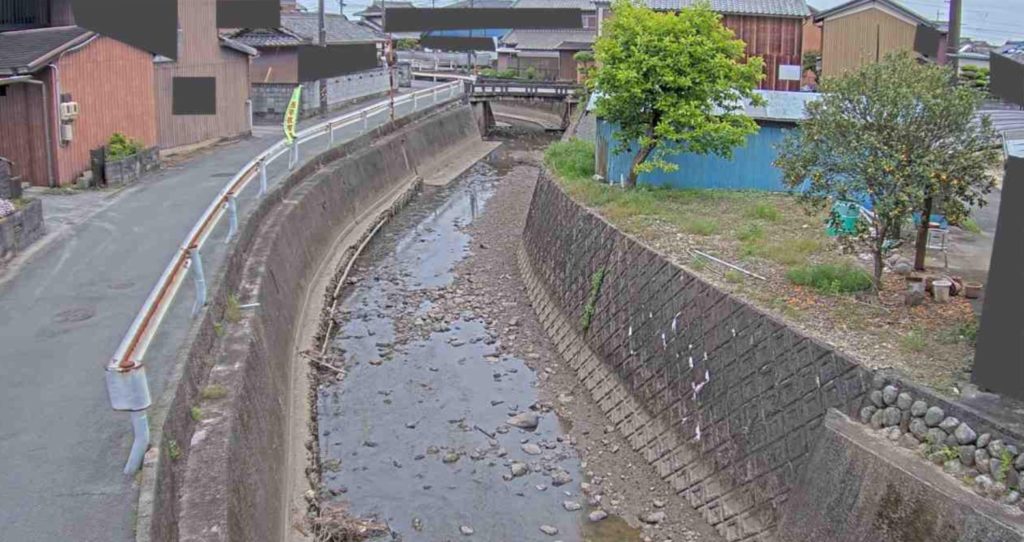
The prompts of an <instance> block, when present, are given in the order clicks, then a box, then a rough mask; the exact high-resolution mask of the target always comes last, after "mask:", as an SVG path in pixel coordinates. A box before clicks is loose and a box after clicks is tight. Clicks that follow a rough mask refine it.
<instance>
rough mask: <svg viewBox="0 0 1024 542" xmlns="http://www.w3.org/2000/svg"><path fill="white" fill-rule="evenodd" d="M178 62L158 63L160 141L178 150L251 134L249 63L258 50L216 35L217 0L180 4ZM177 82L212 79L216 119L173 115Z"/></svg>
mask: <svg viewBox="0 0 1024 542" xmlns="http://www.w3.org/2000/svg"><path fill="white" fill-rule="evenodd" d="M178 26H179V29H180V30H179V32H178V58H177V59H176V60H171V59H169V58H165V57H161V56H157V57H156V59H155V68H154V70H155V79H156V112H157V139H158V141H159V144H160V147H161V148H163V149H173V148H175V147H181V146H185V145H193V144H196V143H202V142H207V141H213V140H217V139H223V138H231V137H238V136H243V135H248V134H249V133H250V131H251V126H250V123H249V121H250V116H249V113H250V112H249V105H250V104H249V60H250V58H251V57H254V56H256V55H257V52H256V50H255V49H252V48H251V47H248V46H245V45H242V44H240V43H238V42H234V41H232V40H230V39H227V38H225V37H222V36H220V35H219V34H218V31H217V0H187V1H185V0H179V2H178ZM175 77H213V78H214V79H215V85H216V87H215V88H216V91H217V102H216V107H217V113H216V114H215V115H174V114H172V111H171V104H172V98H173V96H172V84H173V80H174V78H175Z"/></svg>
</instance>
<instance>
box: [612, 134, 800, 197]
mask: <svg viewBox="0 0 1024 542" xmlns="http://www.w3.org/2000/svg"><path fill="white" fill-rule="evenodd" d="M759 124H760V126H761V129H760V131H758V133H756V134H754V135H752V136H750V137H748V138H747V143H746V145H745V146H742V147H736V148H735V149H733V157H732V159H731V160H727V159H725V158H720V157H718V156H714V155H704V156H701V155H697V154H689V153H682V154H676V155H673V156H670V157H669V158H668V161H669V162H672V163H674V164H676V165H678V166H679V169H678V170H676V171H671V172H665V171H652V172H650V173H643V174H641V175H640V178H639V182H640V183H645V184H651V185H657V186H664V185H668V186H672V187H674V188H711V189H721V190H763V191H769V192H785V191H788V190H789V189H788V188H787V187H786V186H785V184H783V182H782V172H781V171H779V169H777V168H776V167H775V166H774V165H772V162H774V161H775V158H776V156H777V155H778V151H777V150H776V145H778V144H779V143H781V142H782V139H783V138H784V137H785V134H786V132H787V131H789V130H791V129H793V128H795V125H791V124H782V123H775V122H771V123H760V122H759ZM613 130H614V126H613V125H612V124H611V123H608V122H605V121H604V120H602V119H597V137H599V138H602V139H603V140H604V141H606V142H607V143H608V159H607V160H608V164H607V166H608V169H607V171H608V179H609V180H610V181H612V182H615V183H618V182H619V181H620V180H621V179H624V178H625V177H626V176H627V175H628V173H629V166H630V163H631V162H632V160H633V156H634V155H635V154H636V147H635V146H634V147H633V149H631V152H629V153H615V152H614V150H615V147H616V145H617V143H616V141H615V139H614V138H613V137H612V134H613Z"/></svg>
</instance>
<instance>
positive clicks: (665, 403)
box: [520, 178, 1024, 542]
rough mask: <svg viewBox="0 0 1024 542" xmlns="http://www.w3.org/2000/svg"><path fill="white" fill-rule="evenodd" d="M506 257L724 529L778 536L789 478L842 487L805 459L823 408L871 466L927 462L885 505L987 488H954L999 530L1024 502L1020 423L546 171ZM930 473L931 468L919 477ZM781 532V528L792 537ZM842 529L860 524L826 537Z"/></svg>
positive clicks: (635, 432)
mask: <svg viewBox="0 0 1024 542" xmlns="http://www.w3.org/2000/svg"><path fill="white" fill-rule="evenodd" d="M520 267H521V268H522V270H523V275H524V277H525V279H526V282H527V290H528V292H529V295H530V297H531V300H532V301H533V303H534V309H535V310H536V312H537V314H538V315H539V316H540V319H541V321H542V323H543V324H544V325H545V326H546V327H547V328H548V329H549V330H550V331H549V333H550V335H551V336H552V338H553V340H554V343H555V345H556V346H557V347H558V349H559V353H560V354H561V355H562V357H563V358H564V359H565V360H566V361H567V362H568V363H569V365H570V366H571V367H572V368H573V369H574V370H575V371H576V372H577V376H578V377H579V378H580V381H581V382H582V383H583V385H584V386H585V387H586V388H587V389H589V390H590V391H591V393H592V395H593V396H594V399H595V400H596V401H597V402H598V404H599V405H600V407H601V408H602V409H603V410H604V411H605V413H606V414H607V415H608V417H609V419H610V420H611V421H612V422H613V423H614V424H615V425H616V427H617V428H618V430H619V431H620V432H622V433H623V435H624V436H625V437H626V438H627V439H628V441H629V442H630V444H631V445H632V446H633V448H634V449H636V450H641V451H642V452H643V453H644V454H645V456H646V458H647V460H648V461H649V462H650V463H652V464H653V466H654V467H655V468H656V470H657V472H658V473H659V474H660V475H661V476H662V477H663V478H665V479H667V480H668V481H670V483H671V484H672V485H673V487H674V488H675V489H676V490H677V491H679V492H680V493H681V494H683V495H685V496H686V497H687V498H688V499H689V501H690V503H691V504H692V505H693V506H694V507H695V508H696V509H697V510H699V511H701V512H703V514H704V517H705V518H706V519H707V521H708V522H709V523H711V524H712V525H713V526H715V527H716V529H717V530H718V531H719V532H720V533H722V535H723V536H724V537H725V538H726V539H727V540H730V541H731V540H758V541H762V540H778V539H780V537H779V536H777V534H776V531H777V527H778V525H779V523H780V520H782V519H783V518H784V517H785V519H786V520H787V521H788V522H789V525H790V526H792V525H794V524H798V523H800V524H809V523H810V522H809V521H807V520H806V518H807V514H808V513H812V514H813V512H809V511H808V510H809V509H808V508H807V507H806V503H804V504H796V505H795V506H794V504H793V503H789V504H787V502H788V500H789V497H790V494H791V493H793V490H794V489H798V488H799V490H800V491H804V494H803V495H804V497H805V498H804V500H805V501H806V500H807V499H806V493H807V489H808V488H817V489H815V490H818V491H825V492H826V493H828V494H830V495H833V496H834V495H836V494H839V493H842V491H843V490H842V489H840V488H838V487H835V486H836V485H837V484H838V482H836V484H831V485H830V486H829V487H828V488H825V489H822V483H821V482H820V480H821V479H822V476H826V473H823V472H809V471H808V469H809V468H810V465H808V461H809V458H810V457H811V456H812V451H814V450H816V449H817V448H819V447H820V446H822V444H821V443H822V442H826V441H828V439H825V438H824V429H823V425H822V420H823V419H824V418H825V415H826V413H827V412H828V411H829V410H830V409H833V408H834V409H836V410H838V411H840V412H842V413H845V414H846V415H847V416H849V417H850V418H852V419H855V420H860V422H861V423H863V424H865V425H867V426H869V429H868V428H865V429H867V430H868V431H869V434H871V435H872V437H871V438H870V439H867V442H858V443H857V446H859V447H861V448H865V449H870V450H871V451H872V452H873V453H874V454H876V456H877V457H878V458H879V459H878V461H877V463H873V464H875V465H877V466H876V467H874V468H875V471H873V472H876V474H878V473H882V472H889V471H891V472H892V473H900V474H899V475H900V476H904V475H906V474H907V473H908V472H911V471H913V470H915V469H916V468H915V469H912V470H911V471H907V470H906V469H905V467H903V466H901V465H906V461H905V458H903V459H900V458H901V457H902V455H901V454H903V455H906V454H905V452H903V451H902V450H897V449H894V448H905V449H909V450H912V451H914V452H915V453H916V457H917V461H918V462H919V463H920V464H921V466H922V469H923V468H924V467H925V466H927V464H928V462H930V463H934V464H936V465H938V466H939V467H940V468H935V472H932V473H929V472H927V471H925V470H922V469H916V470H917V473H916V474H913V475H912V476H911V478H915V479H919V480H923V481H921V482H920V484H919V485H916V486H914V487H915V488H931V489H925V490H921V491H923V492H924V493H928V495H927V496H926V497H922V498H921V499H918V500H913V502H911V500H908V501H906V502H904V506H902V507H900V506H895V505H893V506H889V507H888V508H887V510H888V511H889V512H893V511H894V510H895V511H898V512H900V513H903V512H907V513H908V514H910V515H911V516H913V515H920V514H919V513H918V512H920V511H907V510H905V509H907V508H913V506H917V504H915V503H919V502H928V503H931V504H930V505H929V506H934V507H935V508H934V509H930V510H927V511H926V512H929V513H932V514H933V515H936V514H937V515H939V516H941V515H942V513H941V509H942V507H943V506H947V504H945V503H946V501H944V500H943V499H945V497H943V496H942V495H940V494H939V493H941V492H939V491H938V490H936V489H934V488H935V487H938V486H939V485H949V484H953V485H957V484H961V485H960V486H959V487H961V488H962V489H963V490H970V489H973V491H974V493H977V494H978V495H980V496H982V497H987V500H985V499H982V502H980V503H979V501H978V500H971V499H965V498H963V497H962V496H960V497H957V499H958V501H957V502H959V503H960V504H958V505H957V506H960V507H969V508H971V510H970V514H969V515H971V517H978V518H986V519H984V520H978V521H981V523H978V521H975V523H978V524H979V525H982V524H983V526H984V528H986V529H994V531H993V532H996V531H998V532H1003V531H1002V530H1001V529H1003V528H1004V524H1005V521H1004V519H1003V517H1004V516H1006V517H1011V518H1012V517H1018V516H1020V515H1021V513H1022V512H1024V498H1022V495H1021V488H1020V486H1021V481H1022V480H1024V453H1022V451H1021V448H1022V446H1021V443H1024V438H1022V435H1021V433H1020V432H1019V431H1018V430H1017V428H1016V427H1015V426H1014V424H1012V423H1005V422H999V421H996V420H994V419H992V418H991V417H989V416H985V415H982V414H981V413H979V412H978V411H977V410H976V409H974V408H971V407H970V406H969V405H966V404H963V403H960V402H953V401H950V400H948V399H945V398H943V397H940V396H938V395H937V394H936V393H934V392H933V391H930V390H928V389H927V388H925V387H923V386H919V385H916V384H914V383H913V382H908V381H906V380H904V379H901V378H899V377H898V376H896V375H892V374H888V373H886V372H879V373H875V374H872V373H871V372H870V371H868V370H866V369H864V368H862V367H860V366H858V365H857V364H855V363H854V362H853V361H852V360H851V359H849V358H847V357H845V356H844V355H842V354H841V353H838V352H836V351H834V350H832V349H831V348H830V347H828V346H826V345H823V344H821V343H819V342H817V341H815V340H813V339H811V338H808V337H806V336H803V335H802V334H800V333H799V332H797V331H794V330H793V329H791V328H789V327H787V326H786V325H785V324H784V323H782V322H780V321H778V320H776V319H775V318H774V317H772V316H770V315H768V314H765V313H763V312H761V311H760V310H758V309H756V308H754V307H752V306H750V305H747V304H746V303H744V302H742V301H740V300H738V299H736V298H734V297H732V296H730V295H728V294H725V293H723V292H721V291H719V290H718V289H717V288H715V287H714V286H712V285H710V284H707V283H705V282H704V281H702V280H700V279H699V278H698V277H696V276H694V275H691V274H690V273H689V272H687V271H686V270H684V269H682V268H680V267H679V266H677V265H675V264H673V263H671V262H670V261H669V259H668V258H666V257H664V256H662V255H660V254H658V253H657V252H655V251H653V250H651V249H650V248H647V247H645V246H644V245H642V244H641V243H639V242H637V241H636V240H634V239H632V238H631V237H629V236H628V235H625V234H623V233H622V232H620V231H618V230H617V229H615V228H614V227H613V226H611V225H610V224H608V223H607V222H605V221H604V220H603V219H602V218H600V217H598V216H597V215H595V214H594V213H592V212H590V211H589V210H587V209H585V208H584V207H582V206H581V205H579V204H578V203H576V202H574V201H573V200H572V199H571V198H570V197H569V196H568V195H566V194H565V193H564V192H563V191H562V189H561V188H560V187H559V186H558V185H557V184H556V183H555V182H552V181H551V180H549V179H547V178H542V179H541V180H540V181H539V182H538V184H537V189H536V191H535V192H534V196H533V201H532V203H531V206H530V214H529V216H528V218H527V223H526V228H525V231H524V232H523V248H522V250H521V252H520ZM833 417H835V416H833ZM833 440H835V439H833ZM879 443H883V445H882V446H879ZM833 448H834V447H833ZM854 448H856V446H855V447H851V450H852V451H851V454H852V455H856V453H857V452H856V450H855V449H854ZM832 452H835V450H834V449H833V450H832ZM817 453H818V455H819V456H821V455H822V454H826V455H827V452H821V451H819V452H817ZM833 455H834V454H833ZM816 468H820V467H816ZM942 471H945V473H943V472H942ZM851 472H853V471H851ZM921 473H924V475H921ZM827 475H828V476H832V478H828V479H830V480H832V479H834V478H835V475H834V473H827ZM848 476H853V478H850V479H843V480H841V481H842V483H843V486H844V487H845V488H846V491H847V494H865V495H867V494H872V492H877V491H878V488H877V487H874V486H873V485H872V483H875V482H872V481H871V480H870V479H869V478H870V477H861V476H859V475H853V474H849V475H848ZM893 476H895V474H893ZM934 476H939V477H944V478H942V483H934V479H932V481H929V477H934ZM876 478H878V479H886V478H887V475H880V477H876ZM965 482H966V484H965ZM908 487H909V486H908ZM905 489H906V488H902V487H901V491H902V490H905ZM916 490H917V489H915V491H916ZM851 491H852V492H853V493H850V492H851ZM908 491H909V490H907V491H904V493H906V494H907V495H910V494H913V491H909V492H908ZM895 493H899V491H895ZM924 493H922V495H923V494H924ZM901 495H903V494H902V493H901ZM903 496H906V495H903ZM890 497H893V498H896V497H895V496H893V495H890ZM993 501H996V502H997V503H998V504H996V503H993ZM890 504H891V503H890ZM1000 506H1002V508H999V507H1000ZM993 507H995V508H993ZM797 508H800V509H797ZM991 509H997V510H1000V511H1001V512H999V513H996V514H993V513H992V512H991ZM783 512H785V513H783ZM838 513H842V512H841V511H840V512H838ZM964 513H965V514H967V513H968V512H967V511H965V512H964ZM908 517H909V516H908ZM794 518H804V519H796V520H794ZM908 521H909V520H908ZM1014 521H1015V522H1017V523H1020V520H1014ZM985 522H988V523H985ZM819 523H820V522H819ZM911 523H913V525H911V527H914V526H916V527H920V526H921V525H926V526H929V527H934V525H932V524H926V523H921V521H917V522H911ZM919 524H921V525H919ZM936 524H937V523H936ZM908 525H909V524H908ZM876 527H877V526H876ZM902 527H907V526H902ZM902 527H901V528H902ZM1016 528H1019V529H1020V530H1021V532H1024V525H1021V524H1018V526H1017V527H1016ZM883 530H884V529H883ZM919 530H920V529H919ZM862 531H865V529H862ZM867 531H870V529H867ZM947 531H950V530H949V529H947ZM793 532H794V531H793V530H792V529H790V531H788V532H787V533H786V534H784V535H780V536H781V538H782V539H785V540H787V542H788V541H789V540H796V538H793V537H792V533H793ZM951 532H952V531H950V532H947V533H946V534H947V535H949V536H951V538H949V540H974V539H973V538H971V536H974V535H972V534H970V533H971V532H973V531H971V530H970V529H966V530H964V533H967V534H963V533H961V534H962V535H963V536H966V538H964V537H963V536H961V537H960V538H956V537H953V535H952V534H951ZM876 534H878V533H876ZM879 536H881V535H879ZM799 539H800V540H804V539H807V540H815V539H817V537H808V538H799ZM833 539H834V538H833ZM847 539H849V540H854V539H855V540H861V539H863V538H839V539H838V540H847ZM897 539H898V540H911V539H913V540H918V539H920V540H931V538H927V537H926V538H913V537H911V538H899V537H897V538H895V539H893V540H897ZM996 539H998V540H1003V539H1002V538H998V537H996V538H992V540H996ZM1012 539H1013V540H1017V539H1018V538H1012ZM879 540H881V539H879ZM886 540H888V538H886ZM986 540H988V539H986ZM1006 540H1010V539H1006Z"/></svg>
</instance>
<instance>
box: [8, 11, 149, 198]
mask: <svg viewBox="0 0 1024 542" xmlns="http://www.w3.org/2000/svg"><path fill="white" fill-rule="evenodd" d="M19 3H20V4H19ZM4 6H5V8H4V9H3V10H0V30H2V31H0V156H3V157H5V158H7V159H9V160H11V161H12V162H13V163H14V169H15V175H18V176H20V177H21V178H22V180H23V181H27V182H29V183H31V184H33V185H36V186H59V185H66V184H69V183H71V182H73V181H74V180H75V178H76V177H78V176H79V175H80V174H81V173H82V172H83V171H85V170H88V169H90V154H89V152H90V150H92V149H96V148H99V147H101V146H103V145H104V144H106V142H107V141H108V139H109V138H110V136H111V134H113V133H114V132H121V133H124V134H126V135H128V136H129V137H132V138H135V139H137V140H139V141H141V142H142V143H143V144H144V145H146V146H154V145H156V143H157V130H156V117H155V107H156V106H155V97H154V88H153V60H152V58H153V57H152V55H151V54H150V53H148V52H146V51H143V50H140V49H137V48H135V47H131V46H129V45H125V44H124V43H121V42H119V41H117V40H114V39H111V38H107V37H103V36H99V35H97V34H95V33H93V32H90V31H88V30H85V29H83V28H79V27H76V26H73V25H72V23H73V21H72V18H71V10H70V3H69V2H68V1H67V0H49V1H47V2H42V3H40V2H39V0H6V1H5V3H4ZM19 6H20V7H19ZM28 7H31V8H32V9H31V10H29V9H27V8H28ZM61 104H69V105H65V107H64V109H65V110H67V109H69V108H70V107H71V105H70V104H73V106H74V108H75V109H77V115H74V116H73V117H69V116H65V117H63V118H62V116H61V113H60V112H61V109H62V108H61ZM114 104H116V107H114V106H113V105H114Z"/></svg>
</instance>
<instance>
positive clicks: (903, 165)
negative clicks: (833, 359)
mask: <svg viewBox="0 0 1024 542" xmlns="http://www.w3.org/2000/svg"><path fill="white" fill-rule="evenodd" d="M821 90H822V97H821V99H820V100H818V101H816V102H813V103H811V104H808V106H807V118H806V120H805V121H804V122H803V123H802V124H801V126H800V129H799V130H794V131H793V132H791V133H790V135H788V136H787V138H786V140H785V141H784V142H783V143H782V145H781V147H780V150H779V158H778V159H777V161H776V165H777V166H779V167H780V168H781V169H782V171H783V173H784V177H785V180H786V182H787V184H788V185H789V186H790V187H793V188H798V187H804V184H805V183H806V187H804V189H803V190H802V191H801V197H802V198H804V200H805V201H806V202H807V203H809V204H811V205H817V206H825V205H828V204H829V203H831V202H833V201H836V200H854V201H860V200H862V199H863V198H867V199H868V200H869V201H870V202H871V205H872V208H873V211H874V213H873V214H874V216H873V218H872V219H871V220H870V221H869V224H868V228H866V230H867V231H866V232H864V234H863V235H862V236H861V240H863V241H867V242H868V244H869V245H870V247H871V251H872V252H873V254H874V277H875V285H876V286H879V285H880V284H881V277H882V258H883V256H884V249H885V247H886V245H885V242H886V240H887V239H889V238H890V237H891V235H892V233H893V232H894V231H897V230H898V227H899V224H901V223H902V222H903V221H904V220H906V219H907V218H908V217H909V216H910V215H911V214H912V213H914V212H915V211H916V212H920V213H922V215H923V216H925V217H927V216H929V215H930V214H931V212H932V202H933V201H936V202H941V210H942V212H943V213H945V214H946V216H947V217H949V219H950V221H951V222H954V223H956V222H957V221H958V220H960V219H963V218H965V217H966V215H967V213H969V212H970V209H971V208H972V207H974V206H976V205H977V206H980V205H984V204H985V199H984V196H985V194H987V193H988V192H990V191H991V190H992V187H993V186H994V183H995V179H994V178H993V176H992V174H991V173H990V171H991V169H990V168H991V166H992V165H993V164H996V163H998V160H999V158H1000V151H999V148H998V146H997V145H995V143H996V141H997V139H996V133H995V131H994V130H993V129H992V125H991V122H990V121H989V119H988V117H984V118H982V120H981V121H980V122H978V121H976V118H977V117H976V112H977V108H978V106H979V105H980V103H981V100H982V99H983V97H982V94H981V93H980V92H978V91H977V90H974V89H972V88H970V87H967V86H964V85H956V84H953V82H952V77H950V72H949V70H948V69H947V68H944V67H941V66H936V65H933V64H921V63H919V62H918V61H917V60H915V59H913V58H911V57H910V56H909V55H907V54H899V55H893V56H889V57H887V58H886V59H885V61H884V62H881V63H878V64H869V65H867V66H864V67H863V68H861V69H859V70H857V71H855V72H852V73H849V74H847V75H845V76H843V77H840V78H838V79H826V80H825V81H824V82H823V84H822V89H821ZM837 218H838V217H833V220H836V219H837ZM927 227H928V221H927V220H923V221H922V227H921V229H920V230H919V231H918V243H917V260H918V263H919V264H921V265H922V266H923V263H924V252H925V241H926V240H927V234H928V229H927Z"/></svg>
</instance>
